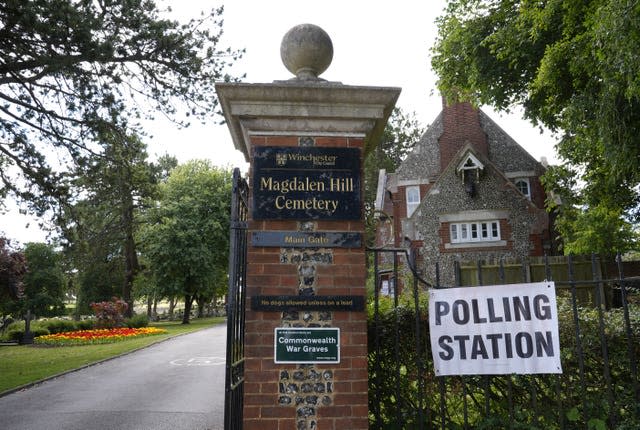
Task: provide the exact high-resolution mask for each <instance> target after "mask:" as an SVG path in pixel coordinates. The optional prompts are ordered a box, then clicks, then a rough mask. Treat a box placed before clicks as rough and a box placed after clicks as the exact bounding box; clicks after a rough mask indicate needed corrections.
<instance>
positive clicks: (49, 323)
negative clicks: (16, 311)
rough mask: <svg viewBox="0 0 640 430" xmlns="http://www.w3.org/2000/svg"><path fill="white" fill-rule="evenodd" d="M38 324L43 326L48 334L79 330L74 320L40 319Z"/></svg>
mask: <svg viewBox="0 0 640 430" xmlns="http://www.w3.org/2000/svg"><path fill="white" fill-rule="evenodd" d="M39 325H40V326H41V327H45V328H46V329H47V330H48V331H49V333H50V334H56V333H64V332H65V331H75V330H80V329H79V328H78V325H77V324H76V322H75V321H71V320H62V319H50V320H45V321H40V322H39Z"/></svg>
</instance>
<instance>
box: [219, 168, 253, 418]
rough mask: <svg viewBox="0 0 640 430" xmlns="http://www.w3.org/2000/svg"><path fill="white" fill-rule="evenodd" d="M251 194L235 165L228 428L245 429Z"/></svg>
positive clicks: (227, 405) (227, 383) (232, 204)
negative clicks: (248, 204)
mask: <svg viewBox="0 0 640 430" xmlns="http://www.w3.org/2000/svg"><path fill="white" fill-rule="evenodd" d="M248 194H249V187H248V186H247V181H246V180H245V179H243V178H242V177H241V176H240V170H239V169H234V171H233V188H232V194H231V229H230V236H231V238H230V252H229V291H228V294H227V363H226V367H227V368H226V378H225V405H224V428H225V429H226V430H235V429H242V406H243V397H244V324H245V308H244V306H245V295H246V269H247V210H248V209H247V207H248V206H247V198H248Z"/></svg>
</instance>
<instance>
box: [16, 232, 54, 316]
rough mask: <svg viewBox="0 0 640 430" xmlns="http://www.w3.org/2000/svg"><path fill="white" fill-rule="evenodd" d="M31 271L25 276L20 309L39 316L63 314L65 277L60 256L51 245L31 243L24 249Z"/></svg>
mask: <svg viewBox="0 0 640 430" xmlns="http://www.w3.org/2000/svg"><path fill="white" fill-rule="evenodd" d="M24 256H25V258H26V261H27V265H28V270H27V272H26V273H25V275H24V300H23V303H22V304H21V308H22V310H23V311H24V312H26V311H27V310H28V309H29V310H31V312H32V313H33V314H35V315H37V316H55V315H60V314H61V313H62V312H63V311H64V303H63V299H64V274H63V272H62V266H61V263H60V257H61V254H60V253H59V252H57V251H56V250H55V249H54V248H53V246H52V245H47V244H45V243H28V244H27V245H26V246H25V249H24Z"/></svg>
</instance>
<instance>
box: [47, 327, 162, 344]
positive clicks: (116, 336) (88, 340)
mask: <svg viewBox="0 0 640 430" xmlns="http://www.w3.org/2000/svg"><path fill="white" fill-rule="evenodd" d="M163 333H167V331H166V330H163V329H159V328H156V327H142V328H126V327H124V328H111V329H106V328H105V329H95V330H79V331H67V332H64V333H56V334H48V335H45V336H39V337H37V338H35V341H34V342H35V343H36V344H39V345H55V346H65V345H92V344H101V343H113V342H119V341H121V340H126V339H131V338H134V337H142V336H152V335H156V334H163Z"/></svg>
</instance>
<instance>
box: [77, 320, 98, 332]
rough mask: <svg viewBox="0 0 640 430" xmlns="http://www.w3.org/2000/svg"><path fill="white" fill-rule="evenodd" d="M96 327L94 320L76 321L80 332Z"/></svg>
mask: <svg viewBox="0 0 640 430" xmlns="http://www.w3.org/2000/svg"><path fill="white" fill-rule="evenodd" d="M94 326H95V324H94V322H93V320H80V321H76V327H78V330H91V329H93V327H94Z"/></svg>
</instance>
